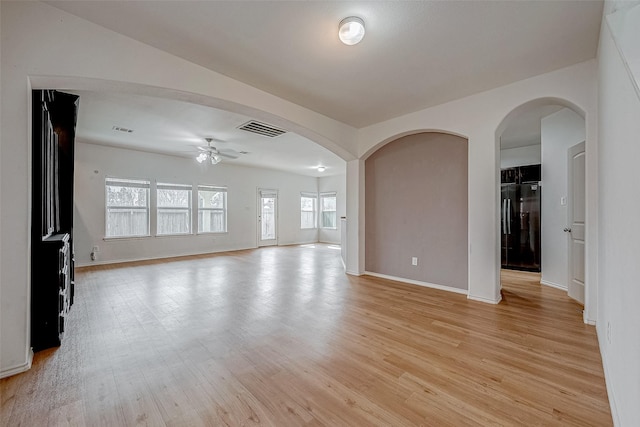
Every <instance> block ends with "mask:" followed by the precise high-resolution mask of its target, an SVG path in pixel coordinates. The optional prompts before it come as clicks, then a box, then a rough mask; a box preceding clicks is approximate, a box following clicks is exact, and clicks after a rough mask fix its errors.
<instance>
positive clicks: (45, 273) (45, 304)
mask: <svg viewBox="0 0 640 427" xmlns="http://www.w3.org/2000/svg"><path fill="white" fill-rule="evenodd" d="M40 254H41V256H40V259H39V260H38V261H36V262H37V264H38V269H39V270H40V276H41V277H42V278H46V280H43V281H42V282H41V283H40V284H39V287H38V292H37V295H34V299H33V301H32V305H31V310H32V324H31V335H32V336H31V345H32V347H33V349H34V351H38V350H42V349H45V348H49V347H55V346H59V345H60V343H61V342H62V336H63V334H64V328H65V324H64V322H65V316H66V315H67V313H68V312H69V308H70V307H71V294H72V283H71V251H70V246H69V234H68V233H64V234H53V235H51V236H48V237H46V238H45V239H43V240H42V245H41V250H40Z"/></svg>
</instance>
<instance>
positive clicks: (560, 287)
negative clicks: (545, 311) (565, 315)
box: [540, 280, 567, 291]
mask: <svg viewBox="0 0 640 427" xmlns="http://www.w3.org/2000/svg"><path fill="white" fill-rule="evenodd" d="M540 284H541V285H545V286H550V287H552V288H556V289H560V290H563V291H566V290H567V287H566V286H562V285H559V284H557V283H553V282H550V281H548V280H540Z"/></svg>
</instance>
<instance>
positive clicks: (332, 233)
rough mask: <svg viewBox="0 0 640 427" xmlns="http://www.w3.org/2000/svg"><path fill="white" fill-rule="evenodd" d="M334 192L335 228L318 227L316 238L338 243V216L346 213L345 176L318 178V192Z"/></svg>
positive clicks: (325, 241)
mask: <svg viewBox="0 0 640 427" xmlns="http://www.w3.org/2000/svg"><path fill="white" fill-rule="evenodd" d="M333 191H335V192H336V204H337V205H336V210H337V211H336V216H337V218H336V221H337V228H336V229H335V230H330V229H326V228H320V229H319V231H318V234H319V237H318V240H319V241H320V242H324V243H336V244H340V233H341V227H342V225H341V222H342V221H340V217H343V216H346V215H347V177H346V175H334V176H323V177H320V178H318V193H330V192H333Z"/></svg>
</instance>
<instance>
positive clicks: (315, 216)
mask: <svg viewBox="0 0 640 427" xmlns="http://www.w3.org/2000/svg"><path fill="white" fill-rule="evenodd" d="M303 197H304V198H307V199H313V200H314V201H313V227H303V226H302V212H308V211H303V210H302V206H300V229H301V230H317V229H318V193H312V192H308V191H302V192H301V193H300V201H302V198H303Z"/></svg>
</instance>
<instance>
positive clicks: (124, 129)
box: [111, 126, 133, 133]
mask: <svg viewBox="0 0 640 427" xmlns="http://www.w3.org/2000/svg"><path fill="white" fill-rule="evenodd" d="M111 129H113V130H115V131H116V132H124V133H133V129H127V128H123V127H121V126H114V127H112V128H111Z"/></svg>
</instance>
